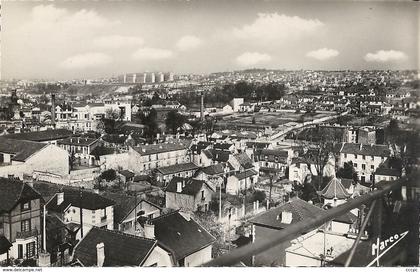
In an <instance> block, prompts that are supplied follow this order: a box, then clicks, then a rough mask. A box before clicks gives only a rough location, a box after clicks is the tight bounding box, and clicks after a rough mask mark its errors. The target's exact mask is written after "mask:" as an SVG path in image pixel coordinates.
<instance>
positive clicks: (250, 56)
mask: <svg viewBox="0 0 420 272" xmlns="http://www.w3.org/2000/svg"><path fill="white" fill-rule="evenodd" d="M270 60H271V56H270V55H268V54H264V53H258V52H245V53H243V54H242V55H239V56H238V57H237V58H236V62H237V63H238V64H239V65H241V66H252V65H256V64H258V63H263V62H268V61H270Z"/></svg>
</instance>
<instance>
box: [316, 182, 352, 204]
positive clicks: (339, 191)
mask: <svg viewBox="0 0 420 272" xmlns="http://www.w3.org/2000/svg"><path fill="white" fill-rule="evenodd" d="M318 194H319V195H320V196H323V197H324V198H327V199H333V198H337V199H347V198H349V197H350V196H351V194H349V192H347V190H346V188H344V186H343V184H341V181H340V179H338V178H333V179H331V181H330V182H329V183H328V184H327V186H325V188H324V189H322V190H321V191H320V192H318Z"/></svg>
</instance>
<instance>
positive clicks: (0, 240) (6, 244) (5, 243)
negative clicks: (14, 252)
mask: <svg viewBox="0 0 420 272" xmlns="http://www.w3.org/2000/svg"><path fill="white" fill-rule="evenodd" d="M11 247H12V243H10V241H9V240H7V238H6V237H4V236H3V235H0V254H4V253H7V251H8V250H9V248H11Z"/></svg>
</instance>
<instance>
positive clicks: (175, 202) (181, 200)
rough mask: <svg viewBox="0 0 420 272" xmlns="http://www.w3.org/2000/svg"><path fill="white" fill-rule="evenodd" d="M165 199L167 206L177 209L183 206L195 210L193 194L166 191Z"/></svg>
mask: <svg viewBox="0 0 420 272" xmlns="http://www.w3.org/2000/svg"><path fill="white" fill-rule="evenodd" d="M165 200H166V201H165V202H166V208H171V209H175V210H177V209H181V208H183V209H185V210H188V211H195V206H194V204H195V201H194V197H193V196H190V195H183V194H177V193H172V192H166V193H165Z"/></svg>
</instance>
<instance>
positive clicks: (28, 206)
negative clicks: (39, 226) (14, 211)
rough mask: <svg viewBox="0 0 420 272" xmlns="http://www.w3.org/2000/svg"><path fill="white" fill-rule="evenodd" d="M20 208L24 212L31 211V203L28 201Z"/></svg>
mask: <svg viewBox="0 0 420 272" xmlns="http://www.w3.org/2000/svg"><path fill="white" fill-rule="evenodd" d="M20 208H21V210H22V211H27V210H30V209H31V202H30V201H28V202H25V203H22V204H21V205H20Z"/></svg>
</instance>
